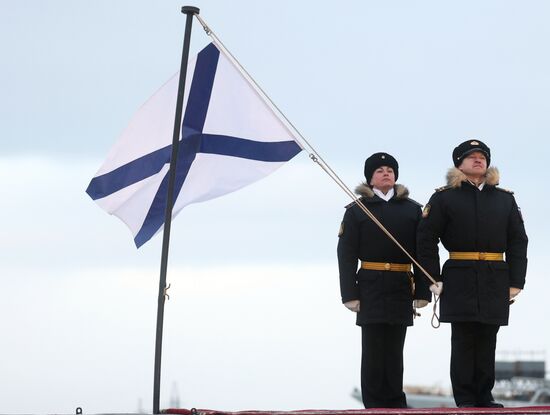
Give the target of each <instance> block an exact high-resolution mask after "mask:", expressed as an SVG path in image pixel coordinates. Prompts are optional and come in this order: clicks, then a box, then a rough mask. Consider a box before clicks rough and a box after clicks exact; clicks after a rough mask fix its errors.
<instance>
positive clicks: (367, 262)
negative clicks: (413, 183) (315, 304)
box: [337, 153, 431, 408]
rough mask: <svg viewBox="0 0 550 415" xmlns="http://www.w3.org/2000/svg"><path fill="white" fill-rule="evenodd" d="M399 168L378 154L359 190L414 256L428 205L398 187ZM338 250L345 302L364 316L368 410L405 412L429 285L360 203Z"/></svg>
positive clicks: (360, 321) (350, 209) (345, 224)
mask: <svg viewBox="0 0 550 415" xmlns="http://www.w3.org/2000/svg"><path fill="white" fill-rule="evenodd" d="M398 169H399V166H398V164H397V160H395V158H394V157H392V156H391V155H389V154H387V153H375V154H373V155H372V156H370V157H369V158H368V159H367V160H366V162H365V170H364V173H365V178H366V180H367V181H366V182H365V183H364V184H362V185H360V186H358V188H357V189H356V193H358V194H359V195H361V196H362V197H361V199H360V200H361V201H362V202H363V204H364V205H365V206H366V207H367V209H369V210H370V211H371V212H372V213H373V214H374V215H375V216H376V218H377V219H378V220H379V221H380V222H381V223H382V224H383V225H384V226H385V227H386V228H387V229H388V230H389V232H390V233H391V234H392V235H393V236H394V237H395V238H396V239H397V240H398V241H399V242H400V243H401V245H402V246H403V247H404V248H405V249H407V250H408V252H409V253H410V254H411V255H413V257H414V254H415V248H416V229H417V226H418V223H419V221H420V217H421V207H420V205H419V204H418V203H417V202H415V201H413V200H412V199H409V197H408V196H409V191H408V190H407V188H405V187H404V186H402V185H399V184H395V181H396V180H397V177H398ZM337 251H338V265H339V271H340V291H341V294H342V302H343V303H344V305H345V306H346V307H347V308H349V309H350V310H352V311H355V312H357V325H359V326H361V332H362V358H361V390H362V397H363V403H364V405H365V408H376V407H378V408H396V407H397V408H405V407H406V406H407V401H406V397H405V393H404V392H403V346H404V344H405V335H406V332H407V326H411V325H412V324H413V314H414V309H413V305H414V306H415V307H417V308H420V307H423V306H425V305H426V304H427V303H428V301H429V300H430V298H431V293H430V291H429V288H428V284H427V283H426V282H425V279H424V278H420V277H417V275H420V274H419V273H417V272H416V269H415V273H414V274H413V273H412V268H411V261H410V259H409V258H408V257H407V256H406V255H405V254H404V253H403V252H402V251H401V250H400V249H399V248H398V247H397V246H396V245H395V243H394V242H392V241H391V240H390V239H389V238H388V236H386V235H385V234H384V233H383V231H382V230H380V228H379V227H378V226H377V225H376V224H375V223H374V222H373V221H372V220H371V219H370V218H369V217H368V216H367V215H366V214H365V212H363V210H361V208H360V207H359V206H358V205H357V204H356V203H352V204H350V205H348V206H346V212H345V214H344V219H343V221H342V224H341V226H340V232H339V241H338V250H337ZM358 266H359V269H358ZM413 301H414V304H413Z"/></svg>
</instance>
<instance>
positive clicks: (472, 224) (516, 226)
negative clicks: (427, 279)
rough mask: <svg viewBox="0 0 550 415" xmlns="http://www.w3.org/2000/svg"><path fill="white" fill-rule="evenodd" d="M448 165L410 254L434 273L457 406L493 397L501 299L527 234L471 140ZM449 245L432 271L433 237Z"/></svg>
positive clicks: (504, 312)
mask: <svg viewBox="0 0 550 415" xmlns="http://www.w3.org/2000/svg"><path fill="white" fill-rule="evenodd" d="M453 162H454V165H455V168H452V169H451V170H449V172H448V174H447V182H448V184H447V186H444V187H441V188H439V189H437V190H436V192H435V193H434V195H433V196H432V197H431V199H430V201H429V203H428V204H427V205H426V206H425V208H424V211H423V214H422V216H423V218H422V221H421V223H420V226H419V229H418V246H417V255H418V259H419V261H420V263H421V265H422V266H423V267H425V268H426V270H427V271H428V272H429V273H430V274H431V275H432V276H433V277H434V278H435V279H436V280H438V282H437V284H433V285H432V286H431V287H430V289H431V290H432V291H433V292H435V293H440V294H441V300H440V301H441V302H440V311H441V321H442V322H449V323H451V330H452V337H451V383H452V386H453V394H454V398H455V402H456V404H457V406H459V407H475V406H478V407H502V405H501V404H499V403H497V402H494V401H493V396H492V394H491V390H492V389H493V386H494V382H495V348H496V340H497V332H498V330H499V327H500V326H504V325H507V324H508V314H509V304H510V302H511V301H512V299H513V298H514V297H515V296H516V295H517V294H518V293H519V292H520V291H521V289H523V286H524V284H525V274H526V270H527V235H526V234H525V228H524V225H523V218H522V216H521V213H520V210H519V208H518V206H517V204H516V201H515V199H514V196H513V194H512V192H510V191H508V190H505V189H502V188H499V187H497V185H498V182H499V173H498V170H497V169H496V168H494V167H489V165H490V162H491V152H490V149H489V147H487V145H485V144H484V143H483V142H481V141H479V140H467V141H465V142H463V143H461V144H460V145H458V146H457V147H456V148H455V149H454V151H453ZM440 240H441V242H442V243H443V246H444V247H445V248H446V249H447V250H448V251H449V260H448V261H446V262H445V264H444V265H443V269H442V272H441V274H440V267H439V255H438V242H439V241H440Z"/></svg>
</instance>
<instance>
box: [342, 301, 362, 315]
mask: <svg viewBox="0 0 550 415" xmlns="http://www.w3.org/2000/svg"><path fill="white" fill-rule="evenodd" d="M344 305H345V306H346V307H347V309H348V310H351V311H353V312H355V313H358V312H359V308H360V305H361V304H360V302H359V300H351V301H347V302H345V303H344Z"/></svg>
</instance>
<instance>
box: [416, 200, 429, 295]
mask: <svg viewBox="0 0 550 415" xmlns="http://www.w3.org/2000/svg"><path fill="white" fill-rule="evenodd" d="M421 219H422V211H421V210H420V207H419V208H418V215H417V222H416V223H417V225H418V224H420V220H421ZM421 265H422V264H421ZM413 270H414V299H415V300H427V301H431V300H432V293H431V292H430V288H429V287H430V286H429V282H430V281H429V280H428V279H427V278H426V277H425V276H424V273H423V272H422V271H421V270H420V268H418V267H417V266H416V265H413Z"/></svg>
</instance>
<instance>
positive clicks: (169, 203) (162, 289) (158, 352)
mask: <svg viewBox="0 0 550 415" xmlns="http://www.w3.org/2000/svg"><path fill="white" fill-rule="evenodd" d="M199 11H200V10H199V9H198V8H197V7H193V6H183V7H182V8H181V12H182V13H184V14H186V15H187V18H186V21H185V35H184V38H183V52H182V55H181V66H180V78H179V85H178V98H177V102H176V115H175V119H174V134H173V135H172V155H171V157H170V174H169V178H168V194H167V197H166V211H165V213H166V215H165V219H164V231H163V236H162V255H161V261H160V281H159V295H158V308H157V335H156V340H155V373H154V385H153V413H154V414H160V373H161V360H162V359H161V358H162V328H163V324H164V303H165V301H166V271H167V268H168V249H169V245H170V226H171V224H172V208H173V205H174V182H175V181H176V165H177V159H178V147H179V138H180V131H181V118H182V113H183V93H184V90H185V78H186V75H187V62H188V60H189V45H190V43H191V25H192V23H193V16H194V15H197V14H199Z"/></svg>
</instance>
